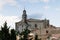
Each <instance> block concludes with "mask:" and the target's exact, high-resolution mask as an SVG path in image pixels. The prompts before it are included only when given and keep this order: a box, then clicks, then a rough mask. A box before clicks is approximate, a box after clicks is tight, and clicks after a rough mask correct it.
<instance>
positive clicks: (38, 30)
mask: <svg viewBox="0 0 60 40" xmlns="http://www.w3.org/2000/svg"><path fill="white" fill-rule="evenodd" d="M15 25H16V31H17V32H19V33H21V32H22V31H24V30H25V29H26V28H27V29H29V30H31V33H33V34H34V35H38V39H40V40H49V39H50V38H51V37H52V34H60V29H58V28H57V27H55V26H53V25H50V24H49V20H47V19H44V20H40V19H32V18H30V19H28V18H27V13H26V10H23V14H22V20H21V21H19V22H16V23H15ZM55 31H56V32H55Z"/></svg>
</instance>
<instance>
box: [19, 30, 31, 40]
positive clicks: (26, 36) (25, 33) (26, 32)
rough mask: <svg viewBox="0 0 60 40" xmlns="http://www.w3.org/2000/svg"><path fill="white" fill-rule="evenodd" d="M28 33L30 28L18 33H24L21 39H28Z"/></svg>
mask: <svg viewBox="0 0 60 40" xmlns="http://www.w3.org/2000/svg"><path fill="white" fill-rule="evenodd" d="M29 33H30V30H28V29H25V30H24V31H23V32H21V33H20V35H24V36H23V39H22V38H21V40H28V39H27V38H28V34H29Z"/></svg>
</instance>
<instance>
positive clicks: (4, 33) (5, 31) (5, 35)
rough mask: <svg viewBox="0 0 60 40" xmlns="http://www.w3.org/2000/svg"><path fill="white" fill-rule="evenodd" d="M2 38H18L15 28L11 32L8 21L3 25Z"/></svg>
mask: <svg viewBox="0 0 60 40" xmlns="http://www.w3.org/2000/svg"><path fill="white" fill-rule="evenodd" d="M0 40H16V34H15V30H14V29H12V30H11V33H9V28H8V26H7V22H5V23H4V25H3V27H1V30H0Z"/></svg>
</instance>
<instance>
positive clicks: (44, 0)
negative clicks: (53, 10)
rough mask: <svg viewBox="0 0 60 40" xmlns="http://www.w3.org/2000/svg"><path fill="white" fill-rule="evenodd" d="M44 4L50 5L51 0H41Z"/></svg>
mask: <svg viewBox="0 0 60 40" xmlns="http://www.w3.org/2000/svg"><path fill="white" fill-rule="evenodd" d="M41 1H42V2H45V3H48V2H49V1H50V0H41Z"/></svg>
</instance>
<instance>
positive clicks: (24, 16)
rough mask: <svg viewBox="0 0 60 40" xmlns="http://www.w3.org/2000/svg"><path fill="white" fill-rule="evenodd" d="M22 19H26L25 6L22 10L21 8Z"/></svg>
mask: <svg viewBox="0 0 60 40" xmlns="http://www.w3.org/2000/svg"><path fill="white" fill-rule="evenodd" d="M22 20H23V22H25V21H26V20H27V14H26V10H25V8H24V10H23V14H22Z"/></svg>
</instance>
